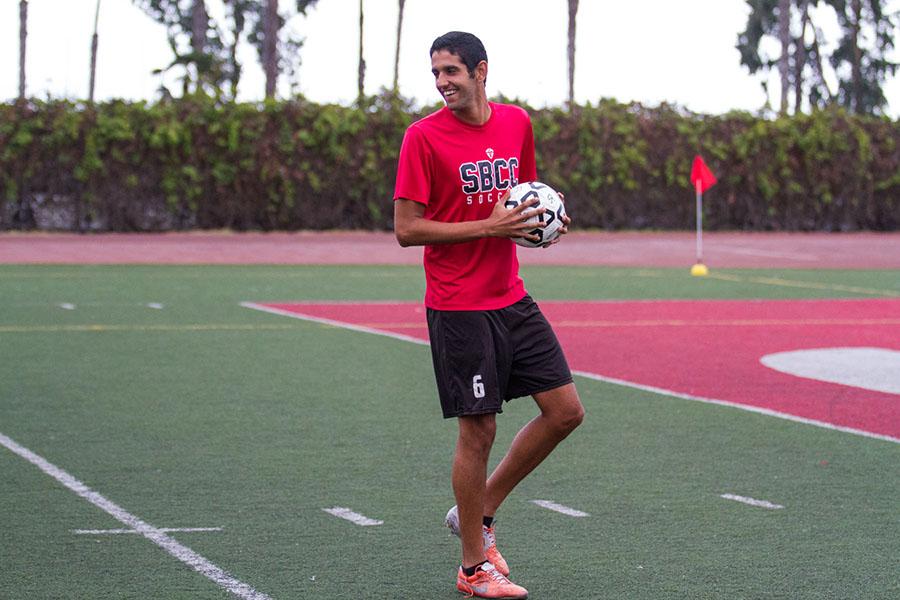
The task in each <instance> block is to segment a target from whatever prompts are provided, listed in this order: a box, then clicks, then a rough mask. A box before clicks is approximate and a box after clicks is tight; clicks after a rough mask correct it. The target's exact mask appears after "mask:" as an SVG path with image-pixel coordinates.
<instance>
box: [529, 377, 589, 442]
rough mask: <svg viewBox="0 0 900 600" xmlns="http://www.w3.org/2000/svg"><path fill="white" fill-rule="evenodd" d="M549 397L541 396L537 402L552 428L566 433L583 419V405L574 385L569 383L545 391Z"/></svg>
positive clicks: (572, 429)
mask: <svg viewBox="0 0 900 600" xmlns="http://www.w3.org/2000/svg"><path fill="white" fill-rule="evenodd" d="M547 395H548V396H549V397H543V398H541V399H540V400H541V401H540V402H539V404H540V405H541V410H542V412H543V415H544V416H545V417H546V418H547V419H548V420H549V421H550V424H551V425H552V426H553V428H554V429H556V430H557V431H559V432H560V433H561V434H563V435H568V434H569V433H571V432H572V431H574V430H575V428H576V427H578V426H579V425H581V423H582V422H583V421H584V406H583V405H582V404H581V400H580V399H579V398H578V392H577V391H576V390H575V386H574V385H572V384H569V385H567V386H564V387H562V388H558V389H556V390H551V391H550V392H547Z"/></svg>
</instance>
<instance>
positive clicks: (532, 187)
mask: <svg viewBox="0 0 900 600" xmlns="http://www.w3.org/2000/svg"><path fill="white" fill-rule="evenodd" d="M531 198H537V199H538V204H535V205H533V206H531V207H529V208H528V210H531V209H533V208H540V207H543V208H545V209H547V210H546V212H544V213H543V214H540V215H535V216H533V217H531V218H530V219H528V221H526V222H527V223H534V224H535V225H537V224H539V223H541V222H543V223H546V225H545V226H544V227H535V228H534V229H527V230H525V231H526V233H530V234H532V235H536V236H538V238H540V239H538V241H536V242H533V241H531V240H529V239H528V238H523V237H517V238H512V241H514V242H515V243H517V244H518V245H520V246H524V247H525V248H540V247H541V246H543V245H544V244H547V243H550V242H552V241H553V240H555V239H556V238H558V237H559V236H560V233H559V230H560V228H561V227H562V226H563V225H564V223H563V216H564V215H565V214H566V207H565V205H564V204H563V201H562V198H560V197H559V194H558V193H556V190H554V189H553V188H552V187H550V186H549V185H547V184H545V183H541V182H540V181H528V182H526V183H520V184H519V185H517V186H515V187H514V188H512V189H511V190H509V197H508V198H507V199H506V202H505V203H504V206H506V208H509V209H513V208H515V207H517V206H519V205H520V204H521V203H523V202H525V201H526V200H529V199H531Z"/></svg>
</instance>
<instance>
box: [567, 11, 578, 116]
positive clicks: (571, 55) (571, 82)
mask: <svg viewBox="0 0 900 600" xmlns="http://www.w3.org/2000/svg"><path fill="white" fill-rule="evenodd" d="M577 14H578V0H569V48H568V57H569V110H571V109H572V106H574V105H575V15H577Z"/></svg>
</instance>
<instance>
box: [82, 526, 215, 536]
mask: <svg viewBox="0 0 900 600" xmlns="http://www.w3.org/2000/svg"><path fill="white" fill-rule="evenodd" d="M157 531H162V532H163V533H197V532H204V531H222V528H221V527H158V528H157ZM72 533H74V534H76V535H117V534H121V533H140V531H138V530H137V529H73V530H72Z"/></svg>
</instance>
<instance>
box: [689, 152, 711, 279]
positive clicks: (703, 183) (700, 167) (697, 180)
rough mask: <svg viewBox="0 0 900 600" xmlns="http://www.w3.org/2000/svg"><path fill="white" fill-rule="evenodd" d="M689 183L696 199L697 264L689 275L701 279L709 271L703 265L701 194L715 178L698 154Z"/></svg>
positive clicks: (692, 166) (709, 186)
mask: <svg viewBox="0 0 900 600" xmlns="http://www.w3.org/2000/svg"><path fill="white" fill-rule="evenodd" d="M691 183H693V184H694V191H695V192H696V197H697V262H696V263H694V266H693V267H691V275H694V276H697V277H702V276H704V275H708V274H709V269H707V268H706V265H704V264H703V192H705V191H706V190H708V189H709V188H711V187H712V186H714V185H715V184H716V176H715V175H713V174H712V171H710V170H709V167H707V166H706V163H705V162H703V158H702V157H701V156H700V155H699V154H698V155H697V156H695V157H694V163H693V164H692V165H691Z"/></svg>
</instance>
